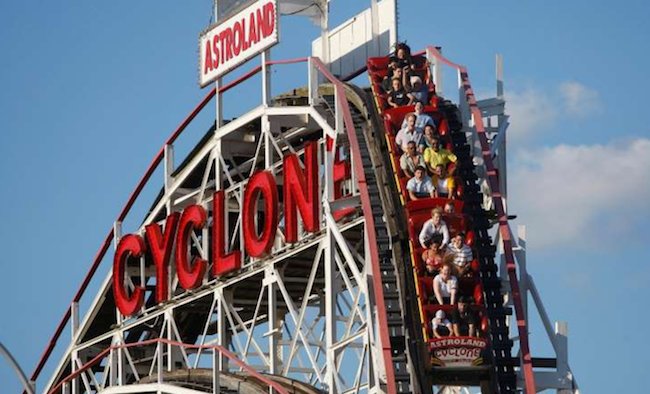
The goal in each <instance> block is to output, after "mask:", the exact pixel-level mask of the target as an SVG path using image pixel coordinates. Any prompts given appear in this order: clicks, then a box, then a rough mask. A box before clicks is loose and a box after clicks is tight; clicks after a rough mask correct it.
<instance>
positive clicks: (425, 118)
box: [402, 92, 436, 131]
mask: <svg viewBox="0 0 650 394" xmlns="http://www.w3.org/2000/svg"><path fill="white" fill-rule="evenodd" d="M427 93H428V92H427ZM428 124H430V125H431V126H433V127H436V123H435V122H434V121H433V118H432V117H431V116H429V115H428V114H425V113H424V112H422V113H421V114H420V115H417V114H416V115H415V128H416V129H418V130H420V131H423V130H424V126H426V125H428ZM402 128H403V129H405V128H406V116H405V117H404V120H403V121H402Z"/></svg>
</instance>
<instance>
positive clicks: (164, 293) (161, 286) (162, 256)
mask: <svg viewBox="0 0 650 394" xmlns="http://www.w3.org/2000/svg"><path fill="white" fill-rule="evenodd" d="M179 216H180V214H179V213H178V212H174V213H172V214H171V215H169V216H168V217H167V221H166V222H165V234H164V235H163V234H162V233H161V232H160V226H159V225H158V224H156V223H152V224H150V225H148V226H146V227H145V234H146V236H147V243H148V244H149V249H150V250H151V257H153V262H154V264H155V265H156V301H157V302H163V301H166V300H167V298H168V297H169V291H168V288H167V282H168V270H167V266H168V265H169V259H170V258H171V255H172V249H173V248H174V242H173V241H174V234H176V225H177V224H178V217H179Z"/></svg>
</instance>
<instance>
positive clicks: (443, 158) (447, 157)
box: [424, 148, 457, 168]
mask: <svg viewBox="0 0 650 394" xmlns="http://www.w3.org/2000/svg"><path fill="white" fill-rule="evenodd" d="M456 160H457V157H456V155H455V154H453V153H451V152H450V151H448V150H447V149H442V148H440V149H438V151H437V152H436V151H434V150H433V149H432V148H427V149H425V150H424V161H425V162H426V163H427V164H428V165H429V166H430V167H431V168H436V167H437V166H438V165H440V164H442V165H444V166H446V165H447V164H449V163H450V162H451V163H455V162H456Z"/></svg>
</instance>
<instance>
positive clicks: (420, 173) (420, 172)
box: [415, 166, 427, 180]
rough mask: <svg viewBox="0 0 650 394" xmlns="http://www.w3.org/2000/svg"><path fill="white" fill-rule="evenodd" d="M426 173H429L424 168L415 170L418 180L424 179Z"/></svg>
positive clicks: (419, 167)
mask: <svg viewBox="0 0 650 394" xmlns="http://www.w3.org/2000/svg"><path fill="white" fill-rule="evenodd" d="M426 171H427V169H426V168H424V167H422V166H417V167H416V168H415V178H416V179H418V180H420V179H422V178H424V174H425V172H426Z"/></svg>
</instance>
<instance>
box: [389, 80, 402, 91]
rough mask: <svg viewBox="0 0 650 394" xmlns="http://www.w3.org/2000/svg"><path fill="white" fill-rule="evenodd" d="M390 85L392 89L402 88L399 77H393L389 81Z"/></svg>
mask: <svg viewBox="0 0 650 394" xmlns="http://www.w3.org/2000/svg"><path fill="white" fill-rule="evenodd" d="M391 86H392V87H393V90H394V91H398V90H402V81H400V79H399V78H393V80H392V81H391Z"/></svg>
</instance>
